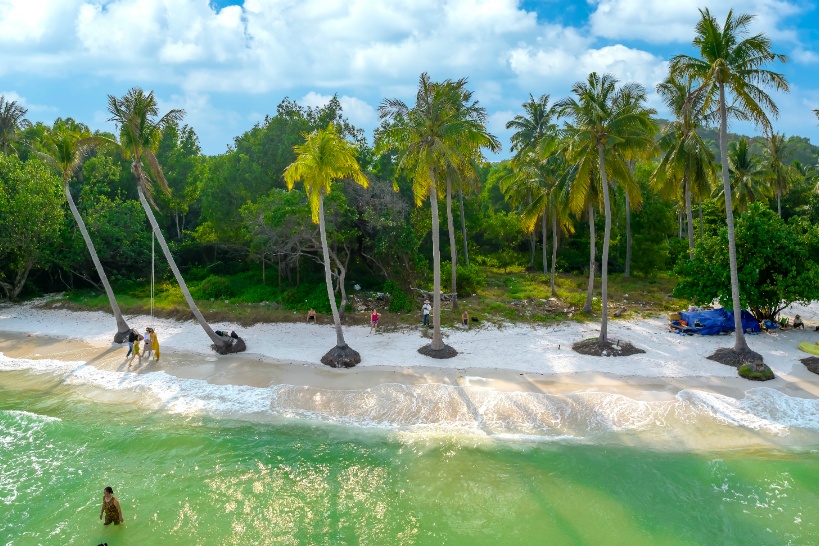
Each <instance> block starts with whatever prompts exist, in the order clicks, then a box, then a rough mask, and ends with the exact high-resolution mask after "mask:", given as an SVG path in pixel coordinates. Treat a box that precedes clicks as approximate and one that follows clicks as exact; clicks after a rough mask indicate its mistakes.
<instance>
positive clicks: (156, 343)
mask: <svg viewBox="0 0 819 546" xmlns="http://www.w3.org/2000/svg"><path fill="white" fill-rule="evenodd" d="M150 331H151V350H152V351H153V352H154V362H159V338H157V337H156V332H154V329H153V328H151V329H150Z"/></svg>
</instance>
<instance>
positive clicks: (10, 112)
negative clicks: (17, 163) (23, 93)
mask: <svg viewBox="0 0 819 546" xmlns="http://www.w3.org/2000/svg"><path fill="white" fill-rule="evenodd" d="M27 113H28V109H27V108H24V107H23V106H22V105H20V104H17V101H13V100H12V101H10V100H6V96H5V95H0V149H2V150H3V153H4V154H8V153H9V150H11V151H12V152H14V153H15V154H16V153H17V149H16V148H15V147H14V143H15V142H17V140H18V139H19V137H20V131H22V130H23V129H25V128H26V127H28V126H30V125H31V122H30V121H28V120H27V119H26V114H27Z"/></svg>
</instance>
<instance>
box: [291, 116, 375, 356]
mask: <svg viewBox="0 0 819 546" xmlns="http://www.w3.org/2000/svg"><path fill="white" fill-rule="evenodd" d="M304 139H305V142H304V143H303V144H299V145H296V146H294V147H293V150H294V151H295V153H296V160H295V161H294V162H293V163H291V164H290V165H289V166H288V167H287V169H285V171H284V181H285V183H286V184H287V189H288V190H292V189H293V186H295V184H296V182H298V181H300V180H301V181H303V182H304V191H305V192H306V193H307V197H308V200H309V202H310V210H311V212H312V217H313V222H314V223H317V224H318V225H319V231H320V233H321V249H322V252H323V255H324V280H325V282H326V283H327V297H328V298H330V309H331V310H332V312H333V322H334V324H335V327H336V346H335V347H334V348H333V349H331V350H330V351H329V352H328V353H327V354H325V355H324V356H323V357H322V358H321V362H322V363H323V364H326V365H328V366H332V367H333V368H350V367H352V366H355V365H356V364H358V363H359V362H361V355H359V354H358V352H357V351H354V350H353V349H352V348H351V347H350V346H348V345H347V342H346V341H344V332H343V331H342V329H341V318H340V317H339V314H338V306H337V305H336V298H335V293H334V290H333V279H332V273H331V272H330V254H329V250H328V246H327V231H326V229H325V222H324V198H325V197H326V196H327V195H328V194H329V193H330V190H331V188H332V184H333V182H334V181H336V180H342V179H347V178H349V179H352V180H353V182H356V183H357V184H360V185H361V186H364V187H365V188H366V187H367V185H368V182H367V177H365V176H364V174H363V173H362V172H361V168H360V167H359V166H358V161H356V155H357V153H358V150H357V148H356V146H355V145H354V144H353V143H351V142H349V141H347V140H346V139H344V138H343V137H342V136H341V135H340V134H339V133H338V131H337V129H336V126H335V124H334V123H330V124H329V125H328V126H327V128H326V129H320V130H318V131H315V132H313V133H311V134H309V135H308V134H305V135H304ZM339 282H343V279H341V280H340V281H339Z"/></svg>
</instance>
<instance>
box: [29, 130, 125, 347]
mask: <svg viewBox="0 0 819 546" xmlns="http://www.w3.org/2000/svg"><path fill="white" fill-rule="evenodd" d="M105 144H113V145H116V143H115V142H113V141H110V140H108V139H107V138H104V137H99V136H92V135H91V131H89V129H88V127H86V126H85V125H83V124H81V123H77V122H75V121H74V120H72V119H68V120H63V121H60V122H58V123H55V125H54V127H53V128H52V129H51V131H49V132H48V133H47V134H46V136H45V138H44V142H43V145H44V148H45V150H46V153H45V154H41V155H44V156H45V158H46V159H47V160H48V161H49V162H50V163H52V164H54V166H55V167H57V168H58V169H59V170H60V173H61V174H62V177H63V189H64V191H65V198H66V201H68V208H70V209H71V214H73V215H74V221H76V222H77V226H78V227H79V228H80V233H81V234H82V238H83V240H84V241H85V246H86V247H88V252H89V253H90V254H91V261H92V262H94V267H96V268H97V275H99V277H100V281H101V282H102V286H103V287H104V288H105V294H106V295H107V296H108V302H109V304H110V305H111V310H112V311H113V312H114V318H115V320H116V322H117V333H116V334H115V335H114V343H123V342H124V341H125V340H126V338H127V337H128V332H129V331H130V329H131V328H130V327H129V326H128V323H126V322H125V319H124V318H123V316H122V312H121V311H120V309H119V305H118V304H117V299H116V297H115V296H114V291H113V290H112V289H111V284H110V283H109V282H108V276H107V275H106V274H105V270H104V269H103V268H102V264H101V263H100V259H99V257H98V256H97V250H96V248H94V243H93V242H92V241H91V236H90V235H89V234H88V229H86V227H85V222H84V221H83V219H82V216H80V211H79V210H77V205H75V204H74V198H73V197H72V196H71V188H70V187H69V183H70V181H71V178H72V177H73V176H74V174H75V173H76V172H77V170H78V169H79V168H80V166H81V165H82V163H83V161H84V160H85V157H86V155H87V153H88V151H89V150H90V149H91V148H92V147H94V146H99V145H105Z"/></svg>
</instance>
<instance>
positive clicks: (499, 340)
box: [0, 302, 819, 386]
mask: <svg viewBox="0 0 819 546" xmlns="http://www.w3.org/2000/svg"><path fill="white" fill-rule="evenodd" d="M796 312H800V314H801V315H802V317H803V318H804V319H805V320H806V321H807V322H808V324H809V326H808V328H807V329H806V330H804V331H802V330H799V331H793V330H787V331H778V332H776V333H774V334H764V333H763V334H758V335H751V336H748V343H749V345H750V346H751V348H752V349H753V350H754V351H756V352H758V353H760V354H761V355H762V356H763V357H764V358H765V362H766V363H767V364H768V365H769V366H771V368H772V369H773V371H774V373H775V374H776V375H777V376H778V377H779V378H781V379H782V380H784V381H788V380H794V379H797V378H799V379H804V380H808V381H810V380H812V379H813V378H816V379H817V380H819V377H817V376H815V375H812V374H809V373H806V371H805V368H804V366H803V365H802V364H801V363H800V362H799V359H801V358H804V357H805V356H808V355H806V354H805V353H803V352H801V351H799V350H798V349H797V345H798V344H799V343H800V342H802V341H815V340H818V339H819V332H813V328H812V326H810V324H811V323H812V322H815V321H816V320H817V319H819V304H814V305H811V306H808V307H799V309H798V310H797V311H796ZM126 318H127V320H128V323H129V325H131V326H132V327H136V328H138V329H139V330H140V331H144V328H145V326H147V325H149V323H150V321H151V319H150V317H144V316H138V317H126ZM211 326H212V327H213V328H214V329H222V330H236V331H237V332H239V333H240V335H241V336H242V337H243V338H244V339H245V341H246V342H247V346H248V351H247V354H248V355H259V356H261V357H263V358H264V359H276V360H285V361H291V362H309V363H316V364H317V363H318V362H319V359H320V358H321V356H322V355H323V354H324V353H325V352H326V351H327V350H328V349H330V348H331V347H332V346H333V345H334V343H335V333H334V330H333V328H332V326H330V325H312V324H311V325H307V324H299V323H296V324H288V323H276V324H257V325H255V326H252V327H250V328H241V327H240V326H238V325H236V324H229V323H214V324H211ZM154 327H155V328H156V330H157V333H158V335H159V339H160V344H161V346H162V351H163V354H169V353H171V352H174V351H179V352H184V353H194V354H206V355H215V353H213V352H212V351H211V350H210V348H209V347H210V343H211V342H210V340H209V338H208V337H207V336H206V335H205V333H204V331H203V330H202V329H201V328H200V326H199V324H198V323H196V322H193V321H190V322H178V321H174V320H167V319H155V320H154ZM115 330H116V327H115V323H114V320H113V318H112V315H110V314H107V313H102V312H74V311H63V310H44V309H39V308H38V307H37V302H32V303H28V304H25V305H4V306H0V332H12V333H19V334H26V335H28V334H31V335H32V336H50V337H58V338H74V339H79V340H84V341H88V342H92V343H96V344H110V342H111V339H112V338H113V334H114V333H115ZM368 330H369V327H367V326H351V327H345V329H344V335H345V338H346V340H347V343H348V344H349V345H350V346H351V347H353V348H354V349H356V350H357V351H358V352H359V353H360V354H361V357H362V362H361V364H360V365H359V367H360V368H368V367H372V366H390V367H400V368H407V367H412V368H418V367H423V368H442V369H445V370H466V369H497V370H508V371H517V372H525V373H538V374H547V375H548V374H571V373H582V372H601V373H606V374H612V375H616V376H621V377H627V376H638V377H645V378H683V377H724V378H729V377H736V370H735V369H733V368H731V367H729V366H725V365H722V364H719V363H716V362H713V361H710V360H707V359H706V356H708V355H709V354H711V353H713V352H714V350H715V349H717V348H719V347H730V346H731V345H732V344H733V337H732V336H680V335H678V334H675V333H672V332H670V331H669V330H668V326H667V319H666V318H665V317H662V316H658V317H655V318H648V319H632V320H618V321H613V322H611V323H610V324H609V336H610V338H613V339H619V340H623V341H629V342H631V343H632V344H634V345H635V346H637V347H639V348H641V349H643V350H645V351H646V352H645V354H639V355H633V356H629V357H618V358H600V357H593V356H584V355H580V354H578V353H575V352H574V351H572V350H571V346H572V344H573V343H575V342H577V341H580V340H583V339H586V338H590V337H595V336H596V335H597V333H598V332H599V324H598V323H584V324H580V323H573V322H565V323H562V324H558V325H554V326H525V325H509V326H506V327H502V328H497V327H493V326H485V327H478V328H474V327H473V328H471V329H469V330H466V329H463V328H461V327H458V326H453V327H451V328H447V329H445V334H444V335H445V341H446V343H447V344H449V345H451V346H452V347H454V348H455V349H457V350H458V353H459V354H458V356H457V357H455V358H452V359H448V360H436V359H431V358H428V357H425V356H423V355H421V354H419V353H418V352H417V349H418V347H420V346H421V345H424V344H426V343H428V339H425V338H424V337H423V336H422V328H421V327H420V326H418V327H417V328H412V329H407V330H405V331H403V332H390V333H383V332H379V333H378V334H369V333H368ZM766 386H773V383H772V382H768V383H767V384H766Z"/></svg>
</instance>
